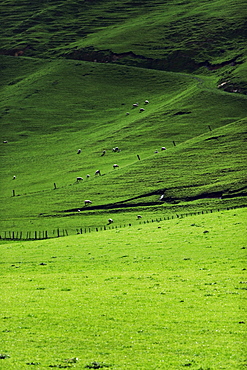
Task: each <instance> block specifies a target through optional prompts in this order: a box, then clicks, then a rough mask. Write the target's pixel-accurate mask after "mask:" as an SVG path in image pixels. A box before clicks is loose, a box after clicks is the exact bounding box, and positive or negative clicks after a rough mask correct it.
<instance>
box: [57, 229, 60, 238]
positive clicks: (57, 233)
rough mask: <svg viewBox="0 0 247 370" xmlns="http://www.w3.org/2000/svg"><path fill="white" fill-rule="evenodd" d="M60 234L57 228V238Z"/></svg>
mask: <svg viewBox="0 0 247 370" xmlns="http://www.w3.org/2000/svg"><path fill="white" fill-rule="evenodd" d="M59 236H60V234H59V228H58V229H57V237H58V238H59Z"/></svg>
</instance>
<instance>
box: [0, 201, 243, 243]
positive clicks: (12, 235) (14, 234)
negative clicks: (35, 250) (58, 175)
mask: <svg viewBox="0 0 247 370" xmlns="http://www.w3.org/2000/svg"><path fill="white" fill-rule="evenodd" d="M245 207H247V205H240V206H233V207H226V208H217V209H209V210H208V209H207V210H202V211H198V212H189V213H173V214H171V215H168V216H165V217H158V218H153V219H149V220H142V219H138V220H137V223H134V224H131V223H126V224H122V225H113V224H110V225H109V224H108V225H104V226H100V227H81V228H75V229H74V232H73V231H72V232H70V234H69V232H68V230H67V229H64V228H56V229H53V230H52V231H48V230H43V231H2V232H0V240H44V239H52V238H59V237H64V236H69V235H76V234H77V235H78V234H89V233H91V232H100V231H104V230H111V229H121V228H126V227H131V226H133V225H136V224H138V225H145V224H149V223H153V222H161V221H168V220H172V219H176V218H185V217H189V216H196V215H202V214H207V213H213V212H221V211H228V210H232V209H238V208H245Z"/></svg>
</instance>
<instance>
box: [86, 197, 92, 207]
mask: <svg viewBox="0 0 247 370" xmlns="http://www.w3.org/2000/svg"><path fill="white" fill-rule="evenodd" d="M84 204H85V206H87V205H88V204H92V202H91V200H89V199H86V200H84Z"/></svg>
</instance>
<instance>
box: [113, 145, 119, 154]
mask: <svg viewBox="0 0 247 370" xmlns="http://www.w3.org/2000/svg"><path fill="white" fill-rule="evenodd" d="M112 151H113V152H114V153H119V152H121V150H120V149H119V147H118V146H116V148H112Z"/></svg>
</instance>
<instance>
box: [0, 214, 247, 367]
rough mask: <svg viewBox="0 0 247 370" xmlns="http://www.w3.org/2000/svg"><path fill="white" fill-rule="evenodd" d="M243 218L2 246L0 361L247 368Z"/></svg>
mask: <svg viewBox="0 0 247 370" xmlns="http://www.w3.org/2000/svg"><path fill="white" fill-rule="evenodd" d="M245 220H246V210H245V209H239V210H232V211H225V212H217V213H213V214H207V215H198V216H190V217H187V218H183V219H174V220H169V221H163V222H159V223H153V224H151V225H150V224H149V225H147V224H146V225H139V226H135V227H134V226H133V227H131V228H130V227H129V228H128V229H124V230H123V229H122V230H116V229H114V230H108V231H102V232H99V233H96V232H95V233H91V234H87V235H79V236H72V237H65V238H60V239H57V240H56V242H54V240H46V241H33V242H12V243H10V244H2V245H1V264H0V268H1V281H2V282H1V285H2V294H1V302H2V308H1V315H0V316H1V353H2V354H4V355H6V356H7V355H8V356H9V357H6V358H5V359H1V360H0V361H1V368H2V369H9V370H11V369H26V368H29V366H28V364H29V365H37V366H36V367H35V368H38V369H46V368H48V367H54V368H65V367H73V368H78V369H83V368H85V367H86V366H88V368H104V367H108V368H110V369H153V370H156V369H176V370H177V369H183V368H184V367H187V366H188V367H190V368H191V369H196V370H199V369H201V370H206V369H211V370H219V369H229V370H233V369H234V370H237V369H238V370H239V369H244V367H245V366H246V362H245V361H246V357H245V354H246V345H245V339H246V330H245V324H246V312H245V307H246V304H245V301H246V271H245V268H244V267H245V263H244V259H245V256H246V252H245V246H246V233H244V232H243V230H244V226H245ZM71 358H78V361H77V362H76V363H71V364H69V363H67V362H66V361H65V360H66V359H71ZM97 364H98V365H99V367H96V366H97Z"/></svg>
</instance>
